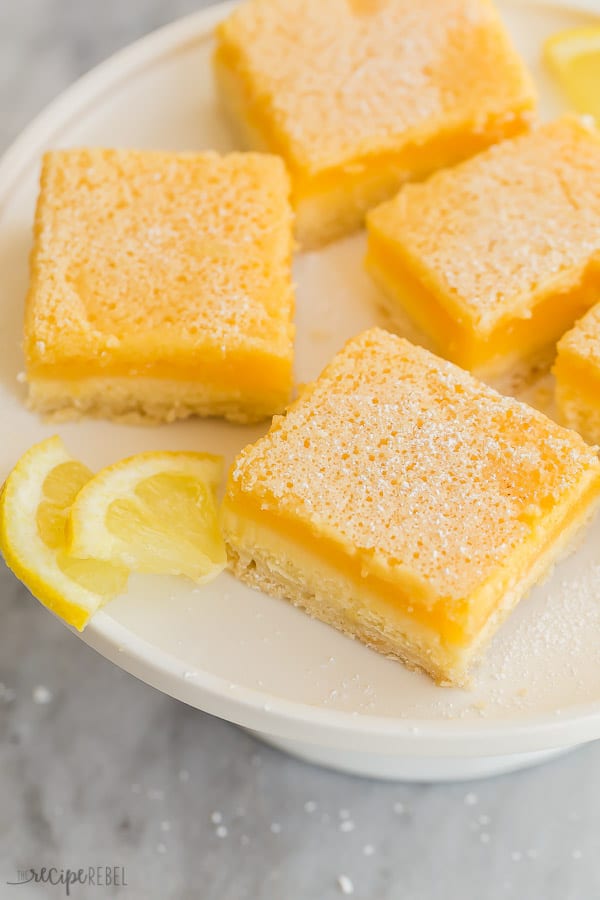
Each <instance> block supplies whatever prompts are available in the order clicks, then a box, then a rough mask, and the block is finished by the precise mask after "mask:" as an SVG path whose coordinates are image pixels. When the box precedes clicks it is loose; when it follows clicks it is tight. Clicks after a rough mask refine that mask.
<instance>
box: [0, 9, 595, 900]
mask: <svg viewBox="0 0 600 900" xmlns="http://www.w3.org/2000/svg"><path fill="white" fill-rule="evenodd" d="M201 5H203V4H202V3H201V2H198V0H168V2H167V0H127V2H123V0H102V2H98V0H18V2H16V0H3V2H2V3H0V149H3V148H4V147H5V146H6V145H7V144H8V143H9V141H10V140H11V139H12V138H13V137H14V136H15V135H16V134H17V132H18V131H19V130H20V129H21V127H22V126H24V125H25V124H26V122H27V121H28V120H29V119H30V118H31V116H33V115H34V114H35V113H36V112H37V111H38V110H39V109H40V108H41V107H42V106H43V105H44V104H45V103H46V102H47V101H48V100H50V99H51V98H52V97H53V96H55V95H56V94H57V93H58V92H59V91H61V90H62V89H63V88H64V87H66V86H67V85H68V84H69V83H70V82H71V81H73V79H74V78H76V77H77V76H78V75H79V74H80V73H82V72H83V71H85V70H87V69H89V68H90V67H91V66H92V65H94V64H95V63H97V62H99V61H100V60H101V59H103V58H104V57H106V56H107V55H108V54H110V53H111V52H113V51H114V50H116V49H117V48H118V47H120V46H122V45H124V44H127V43H128V42H130V41H131V40H133V39H134V38H136V37H138V36H139V35H141V34H144V33H145V32H148V31H150V30H152V29H153V28H155V27H157V26H159V25H160V24H162V23H164V22H166V21H168V20H171V19H174V18H176V17H177V16H179V15H182V14H184V13H187V12H190V11H192V10H194V9H196V8H198V7H199V6H201ZM0 565H1V564H0ZM0 613H1V616H2V627H1V628H0V897H2V898H5V897H6V898H7V900H9V898H10V897H13V896H14V897H15V898H18V900H37V898H46V897H47V898H52V897H55V896H56V897H60V896H64V888H60V887H55V888H50V887H47V886H44V885H34V884H27V885H23V884H21V885H19V886H15V887H12V886H9V885H7V884H6V882H9V881H16V880H17V877H18V875H17V872H18V870H19V869H26V868H28V867H30V866H34V867H36V868H40V867H41V866H57V867H66V866H69V867H70V868H73V869H75V868H80V867H88V866H111V867H112V866H117V867H124V869H125V879H126V881H127V886H123V887H112V888H109V887H106V888H102V889H101V888H99V887H87V888H82V887H74V888H72V890H71V896H73V897H75V898H82V897H94V898H100V897H105V896H106V897H112V896H118V897H126V898H130V900H154V898H160V900H187V898H190V900H192V898H194V900H196V898H201V900H241V898H250V900H335V898H336V897H340V896H344V891H346V895H349V894H350V892H352V894H353V896H355V897H357V898H360V900H438V898H440V897H442V896H443V897H445V898H446V900H454V898H456V900H459V898H460V900H596V898H600V775H599V772H600V743H597V744H595V745H589V746H587V747H584V748H582V749H580V750H578V751H577V752H574V753H571V754H569V755H567V756H565V757H563V758H562V759H560V760H558V761H555V762H553V763H550V764H547V765H545V766H543V767H540V768H538V769H532V770H530V771H526V772H522V773H519V774H516V775H511V776H504V777H502V778H496V779H492V780H488V781H482V782H478V783H473V784H458V785H394V784H386V783H377V782H370V781H366V780H361V779H357V778H351V777H348V776H342V775H336V774H334V773H331V772H327V771H324V770H319V769H316V768H311V767H309V766H307V765H304V764H302V763H299V762H297V761H295V760H293V759H291V758H288V757H286V756H284V755H282V754H280V753H278V752H276V751H274V750H270V749H268V748H266V747H264V746H262V745H261V744H260V743H258V742H257V741H255V740H254V739H253V738H252V737H250V736H249V735H247V734H245V733H244V732H242V731H240V730H239V729H238V728H235V727H234V726H231V725H229V724H227V723H225V722H221V721H218V720H216V719H212V718H210V717H209V716H206V715H203V714H202V713H199V712H197V711H195V710H193V709H190V708H187V707H186V706H183V705H182V704H180V703H177V702H176V701H174V700H171V699H169V698H168V697H166V696H163V695H161V694H159V693H157V692H156V691H154V690H152V689H151V688H149V687H147V686H145V685H144V684H142V683H140V682H138V681H136V680H135V679H133V678H131V677H130V676H128V675H126V674H125V673H124V672H122V671H120V670H119V669H117V668H116V667H115V666H113V665H111V664H110V663H108V662H106V661H105V660H103V659H102V658H100V657H99V656H97V655H96V654H95V653H94V652H93V651H92V650H91V649H89V648H88V647H86V646H85V645H84V644H83V643H82V642H81V641H79V640H78V639H77V638H76V637H74V636H72V635H71V634H69V633H68V632H67V631H66V630H65V629H64V628H62V627H61V626H60V625H59V624H58V623H57V622H56V621H54V620H53V619H52V618H51V617H50V616H49V615H47V614H46V613H45V612H44V611H43V610H42V609H41V608H40V607H39V605H38V604H37V603H36V602H35V601H34V600H33V599H32V598H31V597H30V596H29V595H28V593H27V592H26V591H25V589H23V588H22V587H21V586H20V585H18V584H17V582H16V581H15V580H14V579H13V577H12V576H11V575H10V573H9V572H7V571H6V569H3V568H2V569H0Z"/></svg>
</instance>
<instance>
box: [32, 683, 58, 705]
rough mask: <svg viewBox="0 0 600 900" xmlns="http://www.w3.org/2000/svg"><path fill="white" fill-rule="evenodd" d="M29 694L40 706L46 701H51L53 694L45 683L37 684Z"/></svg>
mask: <svg viewBox="0 0 600 900" xmlns="http://www.w3.org/2000/svg"><path fill="white" fill-rule="evenodd" d="M31 696H32V697H33V702H34V703H37V704H39V705H40V706H44V705H45V704H46V703H51V702H52V700H53V699H54V694H53V693H52V691H51V690H50V689H49V688H47V687H46V685H45V684H38V685H36V687H34V689H33V691H32V692H31Z"/></svg>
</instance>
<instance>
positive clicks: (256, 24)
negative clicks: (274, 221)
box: [217, 0, 534, 173]
mask: <svg viewBox="0 0 600 900" xmlns="http://www.w3.org/2000/svg"><path fill="white" fill-rule="evenodd" d="M217 35H218V41H219V44H220V47H219V50H218V55H220V56H221V58H222V59H223V60H224V61H226V62H227V64H229V65H231V66H232V67H233V68H235V70H236V71H237V73H238V74H240V75H242V77H243V78H244V80H245V82H246V84H247V85H251V86H252V87H251V91H252V94H253V96H254V97H255V98H258V99H257V104H256V105H257V107H259V108H260V109H261V112H262V114H263V115H264V116H265V117H266V119H267V120H268V122H269V125H270V126H271V129H272V130H273V131H274V132H275V133H276V135H277V137H278V143H279V145H280V147H279V149H280V150H281V152H283V153H284V155H285V156H286V158H287V159H288V160H289V161H291V162H293V163H295V164H297V165H298V166H299V167H300V168H302V169H305V170H307V171H308V172H311V173H314V172H316V171H319V170H320V169H324V168H327V167H330V166H337V165H340V164H344V163H350V162H351V161H352V160H353V159H356V158H357V157H360V156H361V155H364V154H367V153H377V152H385V151H386V150H392V151H394V150H398V147H399V145H400V146H402V145H403V144H404V143H405V142H406V143H410V141H411V140H413V139H416V140H417V142H418V140H419V139H423V138H424V137H428V136H429V135H430V134H436V133H437V132H438V131H440V130H443V129H445V128H449V129H450V128H452V126H456V125H460V123H463V122H465V121H466V122H470V123H472V122H475V123H476V124H478V125H479V127H480V128H482V129H484V128H485V124H486V121H487V119H488V117H489V116H490V115H491V116H498V117H499V118H500V119H503V118H505V117H507V118H508V117H511V116H512V115H513V114H514V113H515V112H517V111H518V112H521V111H522V110H524V109H531V107H532V106H533V103H534V99H533V88H532V86H531V83H530V80H529V77H528V75H527V73H526V72H525V70H524V67H523V65H522V63H521V61H520V60H519V58H518V56H517V55H516V53H515V52H514V50H513V48H512V46H511V44H510V42H509V39H508V37H507V35H506V32H505V30H504V27H503V25H502V24H501V22H500V20H499V18H498V15H497V13H496V11H495V10H494V8H493V7H492V5H491V3H490V2H489V0H419V2H418V3H415V2H414V0H247V2H245V3H243V4H242V5H241V6H240V7H239V9H237V10H236V11H235V12H234V13H233V14H232V15H231V16H230V18H229V19H227V20H226V21H225V22H224V23H223V24H222V25H221V26H220V27H219V29H218V32H217ZM473 72H476V73H477V77H476V78H473Z"/></svg>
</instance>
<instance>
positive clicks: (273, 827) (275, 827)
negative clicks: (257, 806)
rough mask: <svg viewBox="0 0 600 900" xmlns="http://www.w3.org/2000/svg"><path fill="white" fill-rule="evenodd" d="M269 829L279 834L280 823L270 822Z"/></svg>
mask: <svg viewBox="0 0 600 900" xmlns="http://www.w3.org/2000/svg"><path fill="white" fill-rule="evenodd" d="M271 831H272V833H273V834H281V825H280V824H279V822H271Z"/></svg>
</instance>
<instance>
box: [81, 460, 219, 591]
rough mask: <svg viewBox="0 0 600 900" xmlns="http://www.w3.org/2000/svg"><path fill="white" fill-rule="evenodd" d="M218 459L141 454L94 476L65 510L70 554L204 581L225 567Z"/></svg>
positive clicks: (134, 569)
mask: <svg viewBox="0 0 600 900" xmlns="http://www.w3.org/2000/svg"><path fill="white" fill-rule="evenodd" d="M222 471H223V460H222V458H221V457H218V456H212V455H210V454H207V453H191V452H190V453H184V452H181V453H178V452H171V453H169V452H156V453H152V452H149V453H140V454H138V455H137V456H133V457H131V458H130V459H126V460H123V461H122V462H119V463H116V464H115V465H114V466H109V467H108V468H107V469H103V470H102V471H101V472H99V473H98V475H96V476H95V477H94V478H93V479H92V480H91V481H89V482H88V483H87V484H86V485H85V487H84V488H83V489H82V490H81V491H80V493H79V494H78V496H77V500H76V502H75V503H74V504H73V507H72V508H71V513H70V519H69V526H68V529H67V531H68V535H69V538H70V550H71V552H72V553H73V554H74V555H76V556H78V557H81V556H93V557H95V558H98V559H104V560H107V561H110V562H113V563H120V564H122V565H126V566H127V567H128V568H129V569H131V570H132V571H136V572H145V573H151V574H163V575H186V576H187V577H188V578H191V579H193V580H194V581H196V582H199V583H203V582H206V581H209V580H211V579H212V578H214V577H215V576H216V575H218V574H219V572H221V571H222V570H223V568H224V567H225V563H226V561H227V557H226V553H225V545H224V543H223V539H222V537H221V532H220V529H219V523H218V518H219V517H218V503H217V488H218V485H219V482H220V480H221V477H222Z"/></svg>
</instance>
